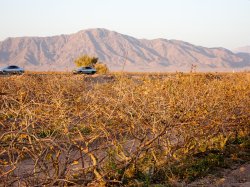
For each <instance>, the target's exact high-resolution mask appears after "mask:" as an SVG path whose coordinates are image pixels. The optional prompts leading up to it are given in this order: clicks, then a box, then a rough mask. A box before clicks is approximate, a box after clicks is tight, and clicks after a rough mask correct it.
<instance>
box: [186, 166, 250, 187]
mask: <svg viewBox="0 0 250 187" xmlns="http://www.w3.org/2000/svg"><path fill="white" fill-rule="evenodd" d="M187 186H189V187H196V186H199V187H201V186H204V187H206V186H207V187H213V186H216V187H217V186H218V187H250V162H248V163H246V164H243V165H238V166H234V167H233V168H232V169H223V170H221V171H219V172H218V173H217V172H216V174H214V175H209V176H207V177H205V178H203V179H200V180H197V181H195V182H193V183H191V184H188V185H187Z"/></svg>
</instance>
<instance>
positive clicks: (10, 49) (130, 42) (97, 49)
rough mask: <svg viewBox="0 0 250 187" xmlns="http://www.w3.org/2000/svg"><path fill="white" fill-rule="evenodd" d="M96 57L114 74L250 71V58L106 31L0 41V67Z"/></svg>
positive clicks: (69, 65) (58, 67)
mask: <svg viewBox="0 0 250 187" xmlns="http://www.w3.org/2000/svg"><path fill="white" fill-rule="evenodd" d="M84 54H88V55H93V56H97V57H98V58H99V59H100V61H102V62H104V63H106V64H107V65H108V67H109V68H110V69H111V70H113V71H119V70H122V67H123V66H125V71H189V70H190V68H191V66H192V65H197V70H198V71H231V70H232V69H234V70H244V69H250V54H245V53H244V54H236V53H233V52H232V51H230V50H228V49H226V48H221V47H218V48H206V47H202V46H196V45H193V44H191V43H188V42H184V41H181V40H167V39H164V38H157V39H152V40H149V39H137V38H135V37H132V36H129V35H124V34H120V33H118V32H115V31H109V30H107V29H103V28H98V29H87V30H81V31H78V32H76V33H74V34H61V35H56V36H48V37H14V38H7V39H5V40H4V41H1V42H0V66H3V65H10V64H16V65H20V66H22V67H25V69H28V70H37V71H48V70H53V71H67V70H68V71H69V70H72V69H73V68H75V65H74V59H76V58H77V57H79V56H81V55H84Z"/></svg>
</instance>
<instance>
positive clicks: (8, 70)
mask: <svg viewBox="0 0 250 187" xmlns="http://www.w3.org/2000/svg"><path fill="white" fill-rule="evenodd" d="M23 73H24V69H23V68H21V67H18V66H15V65H11V66H7V67H4V68H0V74H3V75H13V74H18V75H21V74H23Z"/></svg>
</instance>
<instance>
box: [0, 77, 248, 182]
mask: <svg viewBox="0 0 250 187" xmlns="http://www.w3.org/2000/svg"><path fill="white" fill-rule="evenodd" d="M249 130H250V73H235V74H230V73H221V74H220V73H203V74H199V73H188V74H185V73H173V74H139V73H138V74H127V73H122V74H110V75H106V76H83V75H71V74H55V73H51V74H32V73H29V74H24V75H22V76H11V77H0V184H1V185H3V186H4V185H5V186H11V185H13V186H18V185H20V186H35V185H37V186H42V185H45V186H53V185H54V186H56V185H59V186H71V185H82V186H84V185H89V186H91V185H92V186H150V185H152V186H153V185H154V186H157V185H158V186H176V185H177V186H178V184H185V185H187V184H188V183H190V182H191V181H193V180H196V179H198V178H200V177H203V176H206V175H207V174H208V173H211V172H214V171H216V170H217V169H218V168H220V167H223V168H226V167H227V168H229V167H230V166H231V165H233V164H238V163H245V162H248V161H250V154H249V152H250V137H249ZM1 185H0V186H1Z"/></svg>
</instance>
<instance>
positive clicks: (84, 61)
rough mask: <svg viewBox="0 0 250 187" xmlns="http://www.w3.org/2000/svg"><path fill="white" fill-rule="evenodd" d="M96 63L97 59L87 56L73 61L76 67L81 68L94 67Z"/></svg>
mask: <svg viewBox="0 0 250 187" xmlns="http://www.w3.org/2000/svg"><path fill="white" fill-rule="evenodd" d="M97 62H98V58H97V57H92V56H88V55H83V56H81V57H79V58H77V59H76V60H75V64H76V66H77V67H82V66H95V64H96V63H97Z"/></svg>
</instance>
